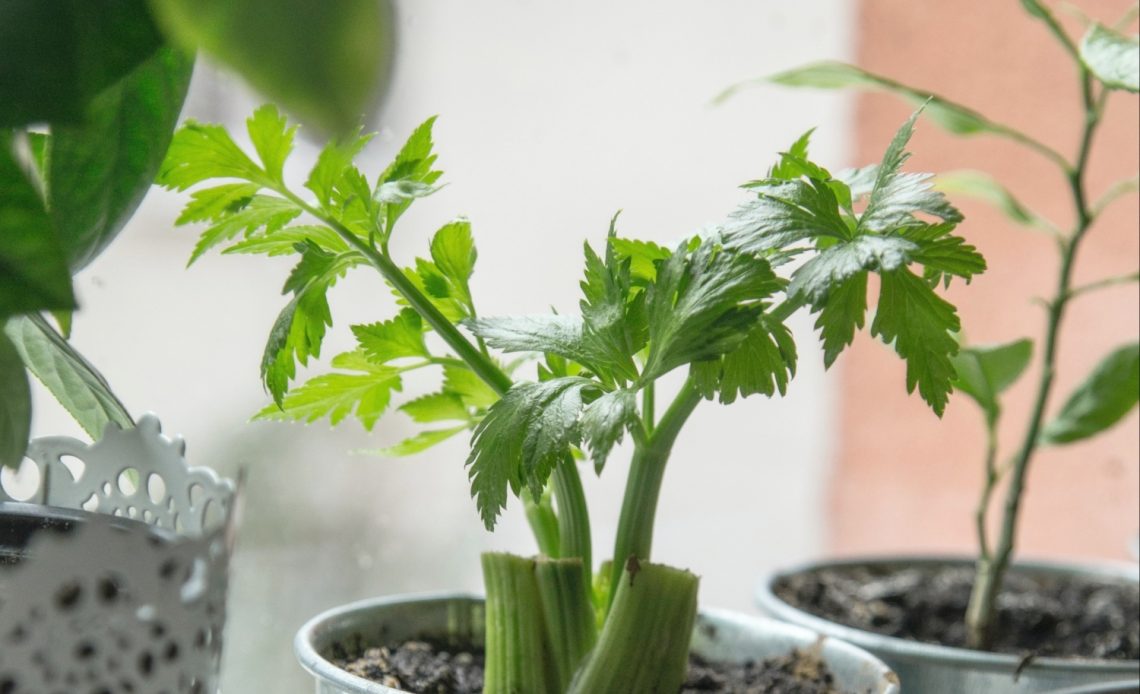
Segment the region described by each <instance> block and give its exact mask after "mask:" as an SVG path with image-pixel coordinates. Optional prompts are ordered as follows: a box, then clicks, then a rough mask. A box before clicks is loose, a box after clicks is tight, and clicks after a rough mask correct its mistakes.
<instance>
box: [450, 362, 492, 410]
mask: <svg viewBox="0 0 1140 694" xmlns="http://www.w3.org/2000/svg"><path fill="white" fill-rule="evenodd" d="M443 389H444V390H445V391H447V392H449V393H455V394H456V395H457V396H459V399H460V400H462V401H463V404H464V405H466V406H467V407H473V408H475V409H485V408H487V407H490V406H491V405H493V404H494V403H495V402H497V401H498V400H499V394H498V393H496V392H495V391H494V390H492V389H491V386H489V385H487V384H486V383H485V382H484V381H483V379H481V378H479V377H478V376H476V375H475V372H473V371H472V370H471V369H469V368H467V367H466V366H458V365H455V364H448V365H447V366H445V367H443Z"/></svg>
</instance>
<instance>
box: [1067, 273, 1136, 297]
mask: <svg viewBox="0 0 1140 694" xmlns="http://www.w3.org/2000/svg"><path fill="white" fill-rule="evenodd" d="M1133 282H1140V272H1130V273H1128V274H1127V275H1116V276H1114V277H1106V278H1104V279H1102V280H1097V281H1096V282H1089V283H1088V284H1082V285H1081V286H1079V287H1073V288H1072V289H1070V290H1069V298H1070V299H1075V298H1076V297H1078V296H1080V295H1082V294H1087V293H1089V292H1095V291H1096V290H1098V289H1107V288H1108V287H1116V286H1119V285H1121V284H1132V283H1133Z"/></svg>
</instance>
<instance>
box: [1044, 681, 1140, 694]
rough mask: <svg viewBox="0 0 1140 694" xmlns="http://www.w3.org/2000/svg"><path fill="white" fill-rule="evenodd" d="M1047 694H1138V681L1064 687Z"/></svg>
mask: <svg viewBox="0 0 1140 694" xmlns="http://www.w3.org/2000/svg"><path fill="white" fill-rule="evenodd" d="M1049 694H1140V680H1128V681H1124V682H1106V683H1103V684H1089V685H1085V686H1084V687H1066V688H1065V689H1058V690H1055V691H1052V692H1049Z"/></svg>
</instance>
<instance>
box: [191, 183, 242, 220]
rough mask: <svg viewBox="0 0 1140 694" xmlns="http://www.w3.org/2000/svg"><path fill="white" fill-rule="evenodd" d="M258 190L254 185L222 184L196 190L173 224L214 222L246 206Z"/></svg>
mask: <svg viewBox="0 0 1140 694" xmlns="http://www.w3.org/2000/svg"><path fill="white" fill-rule="evenodd" d="M260 189H261V186H259V185H257V184H256V183H224V184H222V185H220V186H214V187H212V188H202V189H201V190H196V191H194V192H193V193H191V194H190V202H188V203H186V206H185V207H183V208H182V213H181V214H180V215H178V219H176V220H174V223H175V225H177V226H181V225H183V224H189V223H191V222H205V221H216V220H218V219H221V218H222V217H225V216H226V215H227V214H232V213H234V212H236V211H238V210H240V209H241V208H242V207H245V206H246V205H248V204H249V201H250V200H251V199H252V198H253V196H254V195H255V194H256V193H257V191H258V190H260Z"/></svg>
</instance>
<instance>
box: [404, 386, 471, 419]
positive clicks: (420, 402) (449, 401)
mask: <svg viewBox="0 0 1140 694" xmlns="http://www.w3.org/2000/svg"><path fill="white" fill-rule="evenodd" d="M400 411H401V412H403V413H404V414H406V415H408V416H409V417H411V418H412V419H413V420H414V421H417V422H422V423H429V422H442V421H448V420H459V421H467V420H469V419H471V413H470V412H469V411H468V409H467V405H465V404H464V403H463V398H462V397H460V396H459V394H458V393H454V392H451V391H447V390H444V391H442V392H439V393H431V394H429V395H424V396H421V397H418V398H416V399H415V400H409V401H408V402H406V403H404V404H403V405H400Z"/></svg>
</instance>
